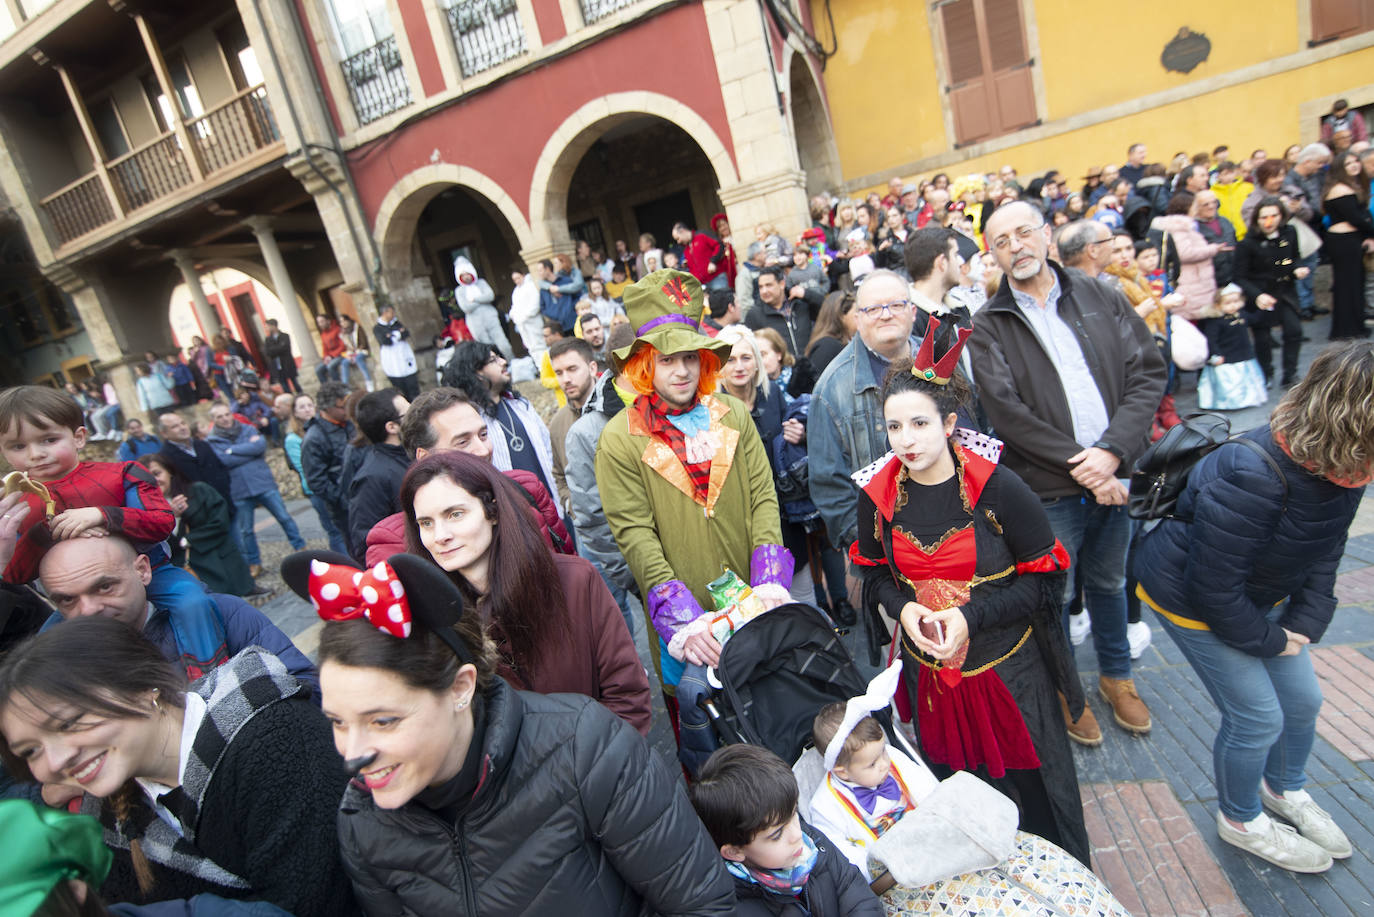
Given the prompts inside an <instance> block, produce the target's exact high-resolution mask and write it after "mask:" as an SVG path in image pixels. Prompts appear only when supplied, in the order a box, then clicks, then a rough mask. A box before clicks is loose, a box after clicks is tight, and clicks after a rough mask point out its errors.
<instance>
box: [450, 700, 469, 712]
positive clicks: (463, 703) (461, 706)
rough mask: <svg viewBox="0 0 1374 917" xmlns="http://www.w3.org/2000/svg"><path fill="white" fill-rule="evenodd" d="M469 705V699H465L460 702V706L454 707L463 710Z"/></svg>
mask: <svg viewBox="0 0 1374 917" xmlns="http://www.w3.org/2000/svg"><path fill="white" fill-rule="evenodd" d="M467 705H468V702H467V701H465V700H460V701H459V702H458V706H456V707H454V708H453V709H455V710H463V709H465V708H466V707H467Z"/></svg>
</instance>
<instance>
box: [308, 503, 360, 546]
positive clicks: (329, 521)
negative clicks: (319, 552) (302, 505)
mask: <svg viewBox="0 0 1374 917" xmlns="http://www.w3.org/2000/svg"><path fill="white" fill-rule="evenodd" d="M310 505H311V506H313V507H315V515H317V516H319V517H320V527H321V528H323V529H324V533H325V535H327V536H328V537H329V550H331V551H337V552H338V553H340V554H347V553H348V542H346V541H344V537H343V532H340V531H339V527H338V526H337V525H335V524H334V514H333V513H331V512H330V511H329V504H328V503H327V502H325V499H324V497H321V496H320V495H319V494H311V495H310ZM366 549H367V546H366V545H364V546H363V550H366Z"/></svg>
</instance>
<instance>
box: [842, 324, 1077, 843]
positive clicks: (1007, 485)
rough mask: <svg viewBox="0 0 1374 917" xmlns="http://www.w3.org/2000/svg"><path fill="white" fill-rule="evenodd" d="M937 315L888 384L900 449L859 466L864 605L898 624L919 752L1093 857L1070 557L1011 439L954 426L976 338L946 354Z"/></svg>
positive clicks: (891, 429) (886, 408) (891, 426)
mask: <svg viewBox="0 0 1374 917" xmlns="http://www.w3.org/2000/svg"><path fill="white" fill-rule="evenodd" d="M939 323H940V320H939V319H937V318H935V317H933V316H932V317H931V319H930V324H931V328H930V330H929V332H928V333H927V334H926V337H925V340H924V341H923V342H922V344H921V348H920V350H919V351H918V352H917V354H916V356H915V358H914V360H913V361H910V362H907V363H905V364H904V365H903V364H901V363H894V364H893V365H892V367H891V368H890V369H889V371H888V374H887V378H886V379H885V380H884V383H883V390H882V403H883V415H884V420H885V425H886V429H887V435H888V443H889V445H890V446H891V447H892V450H893V451H892V453H890V454H889V455H887V456H885V457H883V458H881V459H879V460H878V461H876V462H874V463H873V464H872V465H870V466H868V467H867V468H863V469H861V470H859V471H857V472H855V474H854V475H853V478H854V480H855V482H856V483H857V484H858V486H859V488H860V492H859V506H858V521H859V527H858V530H859V535H858V540H857V541H856V542H855V543H854V545H853V547H852V548H851V550H850V558H851V560H853V561H854V563H855V564H856V565H858V568H859V569H861V570H863V578H864V602H865V604H873V603H878V604H881V605H882V606H883V607H884V608H885V609H886V610H887V612H888V613H889V614H890V615H892V616H893V617H898V618H899V619H900V621H901V624H900V628H899V631H900V634H899V639H900V644H901V648H902V658H903V660H904V661H905V663H906V673H907V674H906V675H905V676H904V678H903V681H904V682H905V685H906V689H905V692H903V693H905V694H906V695H907V697H908V698H909V700H910V702H911V708H912V709H913V710H914V713H915V716H914V723H915V725H916V732H917V739H918V744H919V747H920V752H921V755H922V757H923V758H924V759H925V761H926V763H927V764H928V765H929V766H930V768H931V770H932V771H933V772H934V774H935V775H936V776H937V777H939V778H940V779H944V778H946V777H948V776H950V775H951V774H953V773H954V772H955V771H960V770H966V771H970V772H972V773H973V774H975V775H977V776H978V777H980V778H982V779H983V780H985V781H986V782H988V783H990V784H991V785H992V786H994V787H996V788H997V789H998V790H1000V791H1001V792H1002V793H1003V794H1005V795H1006V796H1008V797H1010V798H1011V799H1012V800H1013V801H1014V802H1015V803H1016V805H1017V809H1018V812H1019V815H1020V827H1021V829H1022V830H1023V831H1028V832H1030V833H1032V834H1038V835H1040V836H1041V837H1043V838H1045V839H1047V840H1049V841H1051V842H1053V843H1055V844H1058V845H1059V846H1060V847H1063V848H1064V849H1065V850H1067V851H1068V852H1069V853H1071V854H1073V855H1074V856H1075V857H1077V858H1078V859H1079V860H1080V861H1081V862H1083V863H1084V864H1087V863H1088V858H1089V847H1088V836H1087V831H1086V829H1085V828H1084V825H1083V807H1082V802H1081V800H1080V798H1079V794H1078V778H1077V775H1076V773H1075V771H1074V764H1073V756H1072V754H1071V752H1070V750H1069V740H1068V737H1067V735H1066V734H1065V732H1064V726H1063V719H1062V716H1061V714H1060V712H1059V700H1058V698H1057V696H1056V691H1059V692H1062V693H1063V695H1064V697H1065V698H1066V700H1067V704H1068V706H1069V709H1070V711H1072V712H1074V713H1077V712H1078V711H1080V710H1081V709H1082V707H1083V691H1082V686H1081V685H1080V684H1079V681H1078V678H1077V676H1076V673H1075V670H1074V666H1073V661H1072V657H1071V656H1070V654H1069V647H1068V641H1067V638H1066V637H1065V635H1064V629H1063V627H1062V626H1060V625H1059V608H1060V605H1059V599H1060V597H1061V596H1062V595H1063V592H1062V589H1063V579H1064V577H1065V576H1066V575H1067V574H1066V571H1067V569H1068V566H1069V560H1068V554H1067V552H1066V551H1065V550H1064V547H1063V545H1061V544H1060V543H1059V541H1058V540H1057V539H1056V538H1055V537H1054V532H1053V530H1052V529H1051V528H1050V523H1049V520H1048V518H1047V517H1046V515H1045V511H1044V509H1043V508H1042V507H1041V504H1040V500H1039V499H1038V498H1037V497H1036V495H1035V493H1034V492H1033V491H1031V489H1030V488H1029V487H1028V486H1026V484H1025V483H1024V482H1023V481H1022V480H1021V479H1020V478H1019V477H1017V475H1016V474H1015V473H1014V472H1012V471H1011V470H1010V469H1008V468H1005V467H1004V466H1002V465H1000V464H998V459H999V458H1000V455H1001V444H1000V443H998V442H997V441H995V440H990V439H989V438H988V437H986V436H982V435H981V434H976V433H973V432H972V431H969V430H964V429H956V425H957V423H956V422H957V416H956V413H955V412H956V410H957V409H958V406H959V404H960V403H961V402H962V400H963V399H964V397H965V396H966V394H967V393H966V392H965V391H963V390H962V389H963V388H964V385H965V383H964V382H963V380H962V377H961V376H960V375H959V374H957V373H955V371H954V369H955V366H956V365H957V362H958V357H959V351H960V350H961V349H962V347H963V345H964V342H965V340H966V339H967V338H968V335H969V334H970V329H968V328H961V329H959V331H958V334H957V335H956V336H954V337H953V339H952V341H951V343H950V345H949V347H948V350H947V351H946V352H945V353H944V354H943V355H941V356H940V357H939V358H938V359H936V355H935V352H934V351H935V346H936V345H935V341H936V340H937V339H939V338H940V337H941V336H940V335H938V334H936V333H935V332H936V330H937V329H938V327H939Z"/></svg>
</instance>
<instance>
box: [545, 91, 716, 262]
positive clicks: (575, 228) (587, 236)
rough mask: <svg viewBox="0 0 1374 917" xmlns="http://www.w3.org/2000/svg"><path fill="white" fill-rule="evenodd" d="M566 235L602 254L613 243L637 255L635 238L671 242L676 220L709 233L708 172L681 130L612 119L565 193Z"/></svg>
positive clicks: (712, 199)
mask: <svg viewBox="0 0 1374 917" xmlns="http://www.w3.org/2000/svg"><path fill="white" fill-rule="evenodd" d="M567 201H568V203H567V222H568V233H569V235H570V236H571V238H572V239H573V240H574V241H578V240H585V241H586V242H588V243H589V244H590V245H591V246H592V249H593V250H599V251H601V252H603V253H606V254H607V255H608V256H609V253H610V252H613V251H615V242H616V240H617V239H623V240H624V241H625V243H626V244H627V245H628V246H629V249H630V251H636V250H637V239H638V237H639V235H640V233H646V232H647V233H649V234H651V235H652V236H653V237H654V239H655V241H656V243H657V244H658V246H660V247H666V246H668V245H670V244H672V242H671V231H672V228H673V224H674V223H676V222H677V221H679V220H681V221H682V222H684V223H687V224H689V225H691V226H693V227H696V228H698V229H702V230H705V231H707V232H709V231H710V225H709V223H710V219H711V217H712V215H713V214H716V213H721V212H723V211H724V209H725V208H724V207H723V206H722V205H721V202H720V197H719V195H718V186H717V182H716V174H715V171H714V170H713V169H712V168H711V161H710V160H709V159H708V158H707V157H706V154H705V152H703V151H702V149H701V147H699V146H697V143H696V141H695V140H693V139H692V138H691V137H690V136H689V135H688V134H687V132H686V131H684V130H683V129H682V128H680V127H678V126H677V125H675V124H673V123H672V122H670V121H665V120H664V119H662V118H656V117H653V116H648V115H642V116H625V117H623V118H622V119H619V120H617V121H616V122H615V123H614V124H612V125H611V126H610V127H609V128H607V129H606V130H605V131H604V133H602V134H601V135H600V136H599V137H597V138H596V140H595V141H593V142H592V144H591V145H590V146H589V147H588V148H587V151H586V152H585V153H583V154H582V158H581V160H580V161H579V162H578V163H577V165H576V168H574V169H573V172H572V175H571V178H570V179H569V183H568V190H567Z"/></svg>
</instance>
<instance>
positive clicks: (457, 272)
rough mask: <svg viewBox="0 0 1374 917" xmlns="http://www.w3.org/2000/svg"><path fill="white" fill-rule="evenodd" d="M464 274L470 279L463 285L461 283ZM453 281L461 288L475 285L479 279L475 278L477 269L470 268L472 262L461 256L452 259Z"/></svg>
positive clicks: (462, 282)
mask: <svg viewBox="0 0 1374 917" xmlns="http://www.w3.org/2000/svg"><path fill="white" fill-rule="evenodd" d="M464 274H467V275H468V276H469V277H471V278H472V279H471V280H469V281H467V282H466V283H465V282H464V281H463V275H464ZM453 279H454V280H456V281H458V283H459V284H461V285H462V286H469V285H471V284H474V283H476V282H477V281H478V280H480V279H481V278H479V277H478V276H477V268H475V267H473V266H472V262H471V261H469V260H468V259H467V258H466V257H464V256H463V255H459V256H458V257H457V258H454V259H453Z"/></svg>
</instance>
